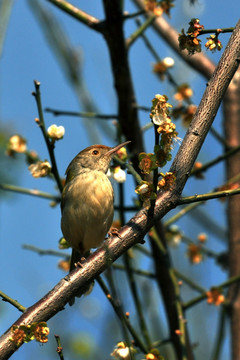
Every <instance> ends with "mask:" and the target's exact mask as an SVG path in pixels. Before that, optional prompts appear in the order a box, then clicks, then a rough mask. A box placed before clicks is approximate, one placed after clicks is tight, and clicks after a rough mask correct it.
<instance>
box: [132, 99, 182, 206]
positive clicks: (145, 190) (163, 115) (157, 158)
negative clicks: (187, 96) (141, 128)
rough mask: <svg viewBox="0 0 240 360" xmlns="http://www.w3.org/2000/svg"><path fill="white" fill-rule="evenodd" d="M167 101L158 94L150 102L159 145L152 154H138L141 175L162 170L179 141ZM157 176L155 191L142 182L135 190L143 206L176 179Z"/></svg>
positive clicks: (169, 174)
mask: <svg viewBox="0 0 240 360" xmlns="http://www.w3.org/2000/svg"><path fill="white" fill-rule="evenodd" d="M167 100H168V98H167V96H166V95H159V94H157V95H156V96H155V98H154V99H153V100H152V108H151V113H150V118H151V120H152V122H153V124H154V125H155V126H156V129H157V132H158V133H159V135H160V140H159V144H158V145H155V147H154V153H145V152H142V153H140V154H139V168H140V170H141V173H142V174H150V173H151V172H152V171H153V170H156V169H157V168H158V167H160V168H162V167H163V166H164V165H165V164H166V163H167V161H170V160H171V158H172V156H171V150H172V148H173V142H174V141H176V140H178V139H179V138H178V137H177V135H178V133H177V131H176V125H175V124H174V123H173V122H172V121H171V118H170V116H169V114H170V112H169V108H171V107H172V105H171V104H169V103H168V102H167ZM158 176H159V177H161V179H160V180H159V181H158V184H157V189H154V186H153V184H152V183H151V182H148V181H143V182H142V183H141V184H140V185H138V186H137V187H136V189H135V192H136V193H137V194H138V195H139V196H140V199H141V200H142V201H143V202H144V206H146V205H148V204H149V200H154V199H156V196H157V195H156V190H170V189H171V188H172V187H173V186H174V183H175V180H176V177H175V175H174V174H173V173H172V172H167V173H166V174H164V173H162V172H161V173H160V174H159V175H158Z"/></svg>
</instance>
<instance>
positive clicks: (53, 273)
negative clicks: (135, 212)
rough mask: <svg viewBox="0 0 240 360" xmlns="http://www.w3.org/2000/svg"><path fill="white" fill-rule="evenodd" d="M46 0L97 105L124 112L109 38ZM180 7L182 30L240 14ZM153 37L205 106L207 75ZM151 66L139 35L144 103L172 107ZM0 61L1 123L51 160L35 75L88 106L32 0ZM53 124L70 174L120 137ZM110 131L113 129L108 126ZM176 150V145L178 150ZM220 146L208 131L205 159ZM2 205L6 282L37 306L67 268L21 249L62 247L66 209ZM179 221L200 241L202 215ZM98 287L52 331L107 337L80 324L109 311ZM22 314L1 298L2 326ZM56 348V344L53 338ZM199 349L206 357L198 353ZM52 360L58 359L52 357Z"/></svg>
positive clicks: (41, 183)
mask: <svg viewBox="0 0 240 360" xmlns="http://www.w3.org/2000/svg"><path fill="white" fill-rule="evenodd" d="M41 3H42V4H43V5H46V6H47V8H49V9H50V10H51V11H53V12H54V14H55V15H56V16H57V18H58V19H59V21H60V22H61V24H62V26H63V28H64V29H65V30H66V32H67V34H68V36H69V38H70V40H71V44H72V45H73V46H74V47H75V48H76V49H77V50H78V51H79V52H81V53H82V59H83V75H84V81H85V83H86V86H87V88H88V91H89V92H90V94H91V96H92V98H93V99H94V103H95V105H96V106H97V108H98V109H99V111H100V112H102V113H116V105H117V104H116V96H115V93H114V89H113V86H112V75H111V72H110V70H109V58H108V53H107V49H106V46H105V44H104V41H103V39H102V37H101V35H99V34H97V33H94V31H91V30H89V29H87V28H85V27H84V25H82V24H78V22H77V21H76V20H73V19H70V18H69V17H68V16H67V15H65V14H63V13H61V11H59V10H58V9H54V7H53V6H51V5H50V4H49V3H48V2H46V1H41ZM177 3H178V5H177V7H176V9H174V10H173V13H172V19H171V23H172V24H173V25H174V26H176V28H177V29H178V30H179V31H180V30H181V28H183V27H184V28H185V29H187V27H188V22H189V21H190V19H191V18H192V17H200V20H201V23H203V24H204V25H205V28H214V27H217V28H219V27H230V26H234V24H235V23H236V22H237V20H238V16H239V10H240V4H238V2H236V1H234V0H229V1H228V2H225V1H211V2H206V3H204V2H203V1H201V0H199V2H198V3H199V4H198V7H197V8H196V10H194V8H190V6H189V5H188V2H187V1H185V2H181V1H178V2H177ZM75 4H76V5H78V6H79V7H81V8H82V9H83V10H85V11H87V12H89V13H91V14H93V15H94V16H97V17H100V18H102V17H103V12H102V6H101V2H100V1H96V0H93V1H91V2H89V1H78V2H77V1H75ZM186 4H187V5H186ZM134 9H135V8H134V6H133V5H132V4H131V3H129V2H126V10H128V11H133V10H134ZM199 9H200V10H199ZM199 11H200V15H199ZM134 30H135V24H134V21H128V22H127V24H126V35H130V34H131V33H132V32H133V31H134ZM147 35H148V36H149V39H151V41H152V43H153V44H154V46H155V49H156V50H157V51H158V53H159V56H161V57H165V56H173V57H174V59H175V63H176V67H175V69H173V72H172V74H173V75H174V76H175V78H176V80H177V81H178V82H179V83H181V82H189V83H191V85H192V86H193V90H194V99H193V100H194V102H195V103H196V104H198V103H199V101H200V98H201V95H202V93H203V91H204V88H205V85H206V81H205V79H201V78H199V77H198V75H197V74H196V73H195V72H194V71H192V70H189V69H187V68H186V67H185V66H184V65H183V63H182V62H181V61H180V60H179V58H177V57H176V55H175V54H174V53H173V52H172V51H171V49H169V48H168V47H167V46H166V44H165V43H163V42H162V41H161V40H160V39H159V38H158V37H157V35H156V34H155V33H154V32H153V31H151V30H148V31H147ZM228 38H229V35H228V34H226V35H223V36H222V37H221V40H222V41H223V44H224V45H225V44H226V42H227V40H228ZM203 43H204V40H203ZM208 55H209V57H211V58H212V59H213V61H216V62H217V61H218V59H219V57H220V55H221V54H219V53H217V54H210V53H209V54H208ZM153 62H154V59H153V58H152V56H151V54H149V53H148V52H147V50H146V48H145V46H144V45H143V43H142V41H141V40H138V41H137V42H136V44H135V45H134V46H133V48H132V49H131V50H130V66H131V69H132V73H133V79H134V87H135V89H136V95H137V101H138V103H139V104H140V105H145V106H150V104H151V99H152V98H153V97H154V95H155V94H156V93H161V94H167V95H168V97H169V102H170V103H171V102H172V103H173V102H174V100H173V99H172V96H173V90H172V89H171V88H170V87H169V85H168V84H166V83H160V82H159V81H158V80H157V78H156V77H155V76H154V74H153V73H152V71H151V64H152V63H153ZM0 64H1V66H0V120H1V123H0V126H1V129H3V130H5V131H7V132H8V133H9V135H11V134H13V133H19V134H21V135H22V136H24V137H25V138H26V139H27V141H28V148H29V149H34V150H36V151H37V152H38V154H39V155H40V157H41V158H42V159H48V153H47V150H46V147H45V145H44V141H43V138H42V134H41V132H40V130H39V128H38V127H37V126H36V124H35V122H34V118H35V117H37V116H38V114H37V108H36V104H35V101H34V98H33V96H32V95H31V92H32V91H33V90H34V85H33V80H35V79H36V80H38V81H40V82H41V93H42V103H43V107H44V108H45V107H52V108H57V109H64V110H73V111H78V110H82V107H81V105H80V104H79V101H78V99H77V96H76V93H75V92H74V91H73V90H72V87H71V86H70V84H69V82H68V81H67V79H66V76H65V75H64V73H63V71H62V68H61V66H60V65H59V62H58V61H57V59H56V56H55V55H54V54H53V52H52V51H51V48H50V46H49V44H48V43H47V42H46V37H45V36H44V34H43V32H42V30H41V27H40V25H39V22H38V21H37V20H36V18H35V17H34V14H33V12H32V11H31V10H30V7H29V2H28V1H15V2H14V6H13V10H12V14H11V17H10V22H9V26H8V29H7V34H6V39H5V43H4V48H3V53H2V57H1V59H0ZM140 120H141V124H142V125H144V124H146V123H147V122H149V117H148V114H147V113H141V114H140ZM45 121H46V125H47V126H49V125H51V124H53V123H57V124H58V125H63V126H64V127H65V129H66V135H65V137H64V139H63V140H62V141H59V142H58V143H57V144H56V152H55V153H56V159H57V163H58V167H59V171H60V174H61V176H63V175H64V172H65V169H66V167H67V165H68V163H69V162H70V161H71V159H72V158H73V157H74V156H75V155H76V154H77V153H78V152H79V151H80V150H81V149H83V148H84V147H86V146H89V145H91V144H93V143H94V141H96V142H98V141H99V142H101V143H103V144H105V145H110V146H111V145H113V144H114V143H115V142H114V139H111V138H110V137H109V136H107V135H106V134H105V133H104V131H103V127H104V126H105V124H104V123H102V124H101V127H99V126H98V125H97V124H96V123H94V129H95V131H96V133H97V136H98V137H95V138H89V136H88V132H87V131H86V127H85V126H84V121H83V120H79V119H78V118H70V117H59V118H54V117H53V116H52V115H51V114H45ZM221 121H222V120H221V114H219V115H218V116H217V117H216V120H215V124H214V126H215V127H216V129H218V131H221V125H222V124H221ZM178 126H179V128H178V131H179V133H180V136H181V137H183V136H184V131H185V130H184V129H183V128H181V125H180V123H178ZM109 127H110V129H111V131H112V132H114V130H115V128H114V125H112V124H110V125H109ZM145 144H146V149H147V151H149V152H150V151H152V148H153V134H152V132H151V131H148V132H147V134H146V136H145ZM176 151H177V146H176V148H175V150H174V153H175V152H176ZM221 151H222V149H221V146H220V145H219V144H217V143H216V141H215V140H214V139H212V137H211V136H208V140H207V142H206V145H204V146H203V149H202V152H201V154H200V157H199V158H200V159H201V160H202V161H203V162H205V161H207V160H208V159H209V158H214V157H215V156H216V155H217V154H219V152H221ZM5 169H6V171H7V172H8V174H10V176H11V177H13V178H14V182H15V184H18V185H19V186H22V187H26V188H37V189H40V190H43V191H47V192H50V193H53V194H56V189H55V186H54V183H53V182H51V181H50V180H47V179H37V180H36V179H33V178H32V177H31V175H30V173H29V171H28V169H27V166H26V165H25V162H24V161H23V160H22V161H21V160H20V161H18V162H16V161H15V160H11V159H9V165H8V167H7V168H5ZM5 169H3V168H2V171H5ZM222 170H223V168H222V166H218V167H216V168H214V170H210V171H209V173H208V178H207V180H205V181H202V182H199V181H198V182H196V181H190V182H189V184H188V185H187V189H186V194H188V195H190V194H192V193H203V192H205V191H210V190H211V189H212V188H214V187H215V186H217V185H220V184H221V182H222V181H223V179H224V174H223V171H222ZM216 174H217V178H216ZM134 196H135V195H134V192H133V184H132V182H131V179H129V192H128V193H127V195H126V198H127V203H128V204H131V201H132V198H133V197H134ZM207 207H208V209H209V211H210V212H211V214H212V216H213V218H214V219H215V220H216V221H218V220H220V222H221V224H224V221H225V219H224V206H223V205H221V204H220V203H219V202H217V201H215V200H214V201H212V202H211V203H209V204H208V206H207ZM0 211H1V219H0V263H1V269H2V280H1V287H0V288H1V290H2V291H4V292H5V293H7V294H8V295H9V296H12V297H13V298H14V299H17V300H18V301H19V302H20V303H22V304H23V305H24V306H30V305H32V304H33V303H34V302H35V301H37V300H38V299H39V298H40V297H42V296H43V295H44V294H45V293H46V292H47V291H49V290H50V289H51V288H52V287H53V286H54V285H55V284H56V283H57V282H58V281H59V280H60V279H61V277H63V276H64V273H63V272H62V271H61V270H59V269H58V268H57V266H56V258H53V257H50V256H45V257H41V256H39V255H37V254H35V253H31V252H29V251H26V250H24V249H22V245H23V244H31V245H35V246H39V247H41V248H44V249H48V248H51V249H56V250H57V249H58V239H59V238H60V237H61V230H60V209H59V207H55V208H53V209H52V208H51V207H50V206H49V201H47V200H44V199H38V198H33V197H30V196H24V195H21V194H15V193H11V194H10V193H9V194H8V196H5V197H4V198H3V197H2V198H1V203H0ZM130 215H131V214H128V215H127V216H128V217H129V216H130ZM181 226H182V227H183V229H184V231H185V233H186V234H187V235H189V236H191V237H193V238H196V234H197V233H198V232H200V231H201V230H202V229H201V226H199V224H197V223H196V221H195V222H191V223H190V222H189V221H187V220H185V219H184V220H183V221H182V224H181ZM209 246H210V247H213V248H216V246H217V247H218V250H219V249H224V243H222V242H219V241H218V239H215V238H214V236H212V237H211V242H210V244H209ZM174 257H175V261H176V264H178V263H179V262H180V261H179V258H178V256H177V255H174ZM179 265H181V264H179ZM199 269H202V270H203V271H204V270H205V269H206V267H205V268H204V266H202V265H200V266H199V267H198V268H193V267H192V266H191V265H187V266H186V268H185V270H186V271H191V273H192V274H194V273H195V274H198V273H199ZM207 271H209V276H208V278H207V279H206V277H205V274H204V275H203V276H202V281H203V282H204V283H205V285H206V286H211V285H212V284H215V283H218V282H220V281H222V280H223V279H224V277H225V275H224V274H223V273H220V272H219V271H217V270H215V269H214V267H213V266H212V264H210V265H209V268H208V270H207ZM95 291H96V292H95V293H94V294H92V295H91V297H90V298H91V300H88V301H86V299H83V300H81V301H82V305H81V304H80V305H78V306H76V308H75V309H70V308H69V307H66V310H65V312H64V313H65V314H64V315H63V314H59V315H57V317H58V319H57V320H52V321H51V322H50V323H51V324H52V329H51V334H52V335H53V334H54V331H55V332H59V324H60V323H61V319H63V318H64V319H66V318H67V319H68V321H69V322H68V325H67V328H68V329H73V330H74V331H75V332H78V331H84V330H85V329H87V330H89V332H90V333H92V332H93V331H94V333H95V334H96V336H97V338H99V331H98V330H97V329H96V328H95V325H94V320H93V319H90V320H86V319H85V318H84V317H82V318H81V326H80V324H79V320H78V316H79V312H78V310H80V311H83V310H82V309H84V306H91V304H92V308H93V309H94V310H96V309H97V310H96V312H97V315H96V317H97V321H98V323H99V324H101V323H104V320H103V314H102V308H104V309H105V306H106V304H105V302H104V300H101V301H102V303H101V302H99V299H98V298H97V299H96V295H97V296H99V297H100V298H101V295H98V289H96V290H95ZM94 304H95V305H94ZM84 311H85V310H84ZM106 311H107V310H106ZM206 311H208V310H206ZM73 314H74V316H73ZM19 315H20V313H18V312H17V310H16V309H14V308H12V307H11V306H10V305H9V304H6V303H1V302H0V317H1V322H0V332H1V333H2V332H4V331H5V330H6V329H7V328H8V327H9V326H10V325H11V324H12V322H13V321H14V320H15V319H16V318H17V317H18V316H19ZM73 317H74V318H73ZM62 321H63V320H62ZM93 329H94V330H93ZM117 340H118V339H116V341H117ZM51 347H52V348H53V349H54V350H55V344H54V341H53V342H52V345H51ZM54 350H52V351H54ZM110 351H111V349H106V352H105V353H104V356H105V358H106V357H107V354H109V352H110ZM200 351H202V350H200ZM31 354H34V356H35V359H36V360H37V359H40V358H43V356H44V358H45V359H48V355H46V353H45V352H44V347H40V346H39V345H38V344H29V345H27V346H23V347H22V348H21V349H20V350H19V351H18V352H17V353H16V354H15V355H14V356H13V358H14V359H17V360H19V359H20V360H21V359H26V358H31ZM52 354H53V352H52ZM200 355H206V354H204V353H202V354H201V353H200V354H199V356H200ZM51 358H53V357H52V355H51ZM66 358H67V356H66ZM199 358H201V357H199ZM49 359H50V355H49Z"/></svg>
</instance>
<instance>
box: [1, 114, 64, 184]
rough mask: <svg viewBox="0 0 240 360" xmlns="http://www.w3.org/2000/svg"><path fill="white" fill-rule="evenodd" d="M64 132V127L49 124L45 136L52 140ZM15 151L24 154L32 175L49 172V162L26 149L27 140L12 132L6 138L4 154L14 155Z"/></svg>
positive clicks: (36, 176) (60, 137) (36, 175)
mask: <svg viewBox="0 0 240 360" xmlns="http://www.w3.org/2000/svg"><path fill="white" fill-rule="evenodd" d="M35 121H36V122H37V123H39V119H35ZM64 134H65V129H64V127H63V126H57V125H55V124H53V125H51V126H49V128H48V129H47V132H46V135H47V137H48V138H49V139H50V141H52V142H54V141H57V140H60V139H62V138H63V136H64ZM17 153H22V154H24V155H25V156H26V161H27V163H28V164H30V165H29V167H28V169H29V171H30V173H31V174H32V176H33V177H35V178H39V177H45V176H48V175H49V174H50V173H51V170H52V168H51V165H50V163H49V162H48V161H47V160H45V161H42V160H40V159H39V156H38V154H37V153H36V151H34V150H28V148H27V141H26V140H25V139H24V138H23V137H22V136H21V135H19V134H14V135H12V136H11V137H10V138H9V140H8V143H7V148H6V154H7V155H8V156H12V157H14V156H15V155H16V154H17Z"/></svg>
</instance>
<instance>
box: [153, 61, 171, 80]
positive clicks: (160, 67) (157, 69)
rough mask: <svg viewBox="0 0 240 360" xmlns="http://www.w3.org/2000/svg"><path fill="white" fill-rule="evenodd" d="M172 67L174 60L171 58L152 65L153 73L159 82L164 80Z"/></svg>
mask: <svg viewBox="0 0 240 360" xmlns="http://www.w3.org/2000/svg"><path fill="white" fill-rule="evenodd" d="M173 66H174V60H173V58H171V57H165V58H164V59H163V60H161V61H158V62H157V63H155V64H154V65H153V72H154V73H155V74H157V75H158V76H159V78H160V80H162V81H163V80H164V78H165V74H166V72H167V70H168V69H170V68H172V67H173Z"/></svg>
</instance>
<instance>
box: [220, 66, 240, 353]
mask: <svg viewBox="0 0 240 360" xmlns="http://www.w3.org/2000/svg"><path fill="white" fill-rule="evenodd" d="M223 113H224V129H225V138H226V141H227V144H228V149H232V148H234V147H235V146H239V145H240V69H239V70H238V71H237V72H236V74H235V76H234V77H233V79H232V81H231V83H230V86H229V88H228V91H227V93H226V95H225V99H224V103H223ZM226 172H227V179H228V180H229V179H231V178H233V177H234V176H236V175H237V174H239V173H240V154H239V153H236V154H234V155H233V156H231V157H230V158H228V159H227V161H226ZM239 198H240V197H239V196H234V197H232V198H230V199H229V201H228V205H227V223H228V229H229V231H228V241H229V276H230V277H232V276H236V275H239V274H240V262H239V259H240V222H239V217H240V201H239ZM228 300H229V302H230V306H231V312H230V316H231V349H232V359H239V358H240V342H239V339H240V287H239V284H234V285H232V286H231V288H230V290H229V294H228Z"/></svg>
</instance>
